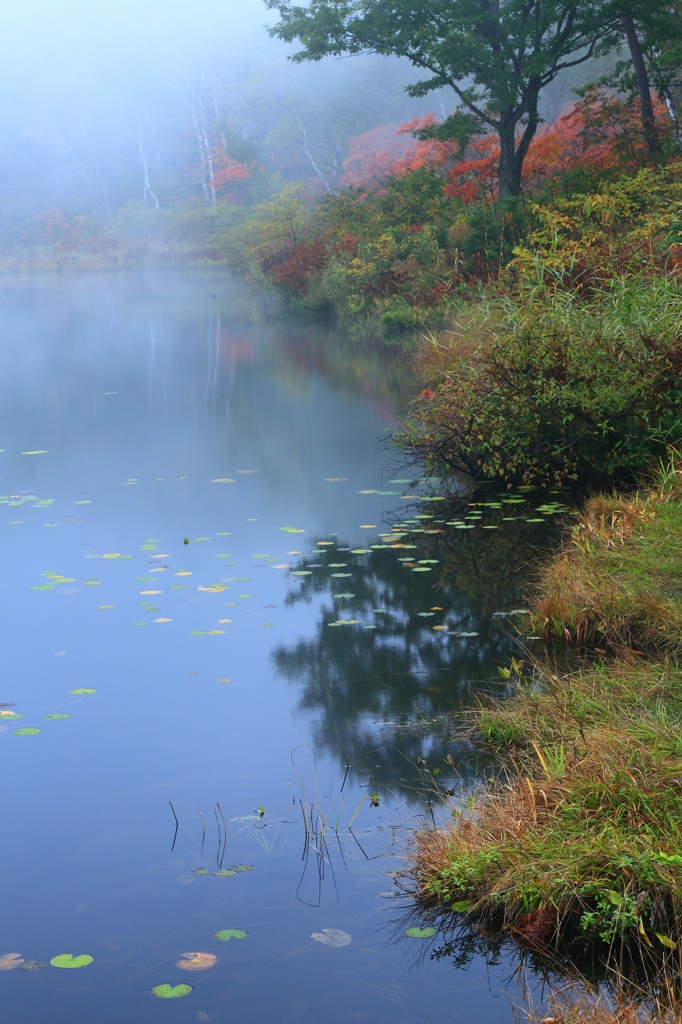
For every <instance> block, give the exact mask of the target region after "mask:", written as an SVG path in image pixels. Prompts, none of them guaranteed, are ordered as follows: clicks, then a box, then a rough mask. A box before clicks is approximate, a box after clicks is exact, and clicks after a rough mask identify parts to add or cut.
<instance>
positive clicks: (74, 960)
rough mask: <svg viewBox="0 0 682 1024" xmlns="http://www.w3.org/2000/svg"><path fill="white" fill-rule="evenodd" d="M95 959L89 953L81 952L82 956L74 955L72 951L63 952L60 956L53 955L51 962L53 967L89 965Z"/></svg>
mask: <svg viewBox="0 0 682 1024" xmlns="http://www.w3.org/2000/svg"><path fill="white" fill-rule="evenodd" d="M94 959H95V958H94V957H92V956H89V955H88V954H87V953H81V955H80V956H73V955H72V954H71V953H61V954H60V955H59V956H53V957H52V959H51V960H50V963H51V964H52V966H53V967H69V968H70V967H87V966H88V964H91V963H92V961H93V960H94Z"/></svg>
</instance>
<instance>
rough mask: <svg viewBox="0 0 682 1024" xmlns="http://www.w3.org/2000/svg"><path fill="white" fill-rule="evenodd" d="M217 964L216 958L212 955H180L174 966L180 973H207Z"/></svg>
mask: <svg viewBox="0 0 682 1024" xmlns="http://www.w3.org/2000/svg"><path fill="white" fill-rule="evenodd" d="M217 963H218V957H217V956H216V955H215V954H214V953H181V954H180V959H179V960H178V962H177V963H176V965H175V966H176V967H179V968H180V970H181V971H207V970H208V969H209V968H210V967H215V965H216V964H217Z"/></svg>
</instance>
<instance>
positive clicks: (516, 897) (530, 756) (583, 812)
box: [411, 453, 682, 970]
mask: <svg viewBox="0 0 682 1024" xmlns="http://www.w3.org/2000/svg"><path fill="white" fill-rule="evenodd" d="M681 584H682V461H681V460H680V458H679V456H678V455H677V454H676V453H673V454H671V456H670V461H669V462H668V463H667V464H666V465H665V466H664V465H662V466H661V468H660V470H659V472H658V475H657V478H656V480H655V481H654V482H652V485H651V487H650V488H649V489H647V490H646V491H640V492H638V493H636V494H634V495H632V496H631V497H625V496H622V495H614V496H611V497H600V496H596V497H593V498H591V499H589V500H588V502H587V503H586V506H585V508H584V510H583V512H582V513H580V514H578V515H577V516H576V518H575V520H574V525H573V528H572V529H571V532H570V534H569V535H568V536H567V538H566V539H565V541H564V543H563V545H562V547H561V549H560V550H559V552H558V553H557V554H556V555H555V556H554V557H553V558H552V560H551V561H550V562H549V564H548V565H547V566H546V567H545V568H544V570H543V572H542V576H541V579H540V582H539V595H538V597H537V598H536V600H535V603H534V609H533V614H534V619H535V623H536V631H538V630H539V631H541V632H542V633H543V634H544V635H545V636H546V637H547V638H548V639H561V640H563V641H567V642H570V643H572V644H573V643H575V642H576V641H577V642H578V643H579V644H580V646H582V647H583V649H585V648H586V647H588V648H589V651H590V654H591V656H592V658H593V659H594V658H596V657H597V656H598V657H599V660H598V661H595V660H592V661H591V662H589V663H588V662H587V661H585V662H584V663H583V665H582V667H581V668H579V669H578V670H576V671H570V672H567V673H561V672H560V671H558V670H557V669H556V666H553V665H552V664H551V663H550V661H549V659H545V660H544V661H543V662H542V663H541V664H538V665H536V666H534V668H533V670H532V671H531V672H530V673H528V671H527V670H526V668H525V667H524V666H521V665H520V664H519V663H517V662H514V663H513V664H512V666H511V668H510V669H507V670H503V673H504V672H505V671H506V672H507V673H508V674H509V679H510V683H512V684H513V686H514V695H513V696H512V697H511V698H509V699H508V700H506V701H503V702H500V701H497V700H493V699H492V698H491V699H490V700H487V701H485V702H481V703H480V704H479V706H478V707H477V708H476V710H475V711H474V712H472V717H471V727H472V733H474V734H475V735H476V736H477V737H478V738H479V739H480V740H481V742H484V743H486V744H489V745H492V746H493V747H494V749H495V751H496V753H497V755H498V756H499V759H500V764H501V767H502V769H503V774H502V776H501V777H500V778H499V779H498V781H496V782H494V783H489V784H485V785H482V786H481V787H480V788H479V790H478V791H477V794H476V795H475V798H474V801H473V802H472V806H470V807H468V808H467V809H461V808H453V818H452V821H451V823H449V825H448V826H447V827H446V828H445V829H442V828H440V829H438V828H436V829H426V830H422V831H418V832H417V833H416V835H415V842H414V848H413V868H412V870H411V883H412V892H413V895H414V896H415V898H416V900H417V902H418V903H419V904H420V905H421V906H422V907H423V908H425V909H426V908H430V909H433V908H436V909H438V910H439V911H440V912H448V911H450V912H452V913H453V914H456V915H459V917H460V919H461V920H462V921H463V922H467V923H470V924H471V925H473V926H474V927H477V928H481V927H484V928H485V929H486V930H489V931H494V932H495V933H497V934H507V935H510V936H511V937H512V938H514V939H516V940H517V942H518V943H519V944H520V945H521V946H522V947H524V948H532V949H534V950H536V951H539V952H547V953H554V954H556V953H557V951H560V950H568V951H569V952H570V951H571V950H574V951H576V950H578V949H580V950H582V951H585V950H587V949H588V948H589V949H591V950H593V951H597V953H598V954H600V955H601V956H602V957H603V958H605V960H606V961H610V960H614V959H618V957H622V956H624V955H625V954H627V955H628V956H629V957H630V958H634V959H632V962H636V961H640V962H641V964H642V965H644V967H645V968H648V969H649V970H651V969H652V965H656V968H655V969H656V970H660V969H661V968H664V969H665V967H666V965H668V966H669V965H670V963H671V962H676V958H677V956H676V951H677V950H679V949H680V948H681V947H682V739H681V737H680V722H681V721H682V666H681V665H680V664H678V655H679V652H680V650H681V649H682V585H681ZM678 967H679V965H678Z"/></svg>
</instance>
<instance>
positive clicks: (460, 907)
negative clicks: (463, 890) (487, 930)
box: [451, 900, 474, 914]
mask: <svg viewBox="0 0 682 1024" xmlns="http://www.w3.org/2000/svg"><path fill="white" fill-rule="evenodd" d="M473 905H474V901H473V900H457V902H456V903H453V904H451V910H456V911H457V913H458V914H463V913H464V912H465V911H466V910H471V908H472V907H473Z"/></svg>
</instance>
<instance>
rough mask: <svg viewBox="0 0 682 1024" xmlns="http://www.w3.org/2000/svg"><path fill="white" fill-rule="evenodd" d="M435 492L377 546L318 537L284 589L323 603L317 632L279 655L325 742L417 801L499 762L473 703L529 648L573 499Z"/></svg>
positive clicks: (294, 598) (292, 599) (320, 744)
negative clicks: (534, 593)
mask: <svg viewBox="0 0 682 1024" xmlns="http://www.w3.org/2000/svg"><path fill="white" fill-rule="evenodd" d="M543 498H545V499H546V500H545V504H544V505H542V504H541V502H542V499H543ZM436 500H438V498H437V496H426V497H424V498H422V499H421V500H419V501H417V502H416V503H414V504H413V505H412V506H411V507H408V509H407V510H406V514H405V516H404V518H403V519H401V520H400V521H399V522H398V521H396V522H394V523H393V524H391V526H390V527H389V528H387V529H386V531H385V532H384V533H383V534H382V538H381V543H377V544H373V545H372V546H371V547H370V548H369V549H350V547H349V546H348V545H346V544H344V543H342V542H341V541H339V539H338V538H335V539H334V540H333V541H330V539H329V538H323V537H320V538H317V539H316V540H315V541H314V542H313V544H312V545H311V548H312V550H309V551H308V552H307V553H306V554H305V556H304V557H303V558H302V560H301V562H300V564H299V566H298V567H297V570H296V571H299V572H300V571H307V572H309V575H304V576H296V577H293V576H292V587H291V589H290V590H289V593H288V595H287V603H288V604H289V605H294V604H296V603H297V602H302V601H307V602H311V601H313V600H316V601H318V602H319V604H320V615H319V618H318V620H317V624H316V627H315V632H314V635H313V636H311V637H307V638H302V639H299V640H297V641H296V642H295V643H293V644H291V645H286V644H283V645H281V646H280V647H278V648H277V649H276V650H275V652H274V655H273V657H274V660H275V663H276V666H277V669H278V670H279V672H280V673H281V674H282V675H283V676H284V677H285V678H287V679H288V680H290V681H292V682H295V683H296V685H297V686H299V687H300V688H301V697H300V702H299V707H300V708H301V710H304V711H312V712H315V714H316V718H317V724H316V726H315V730H314V734H315V744H316V746H317V748H318V749H326V750H327V751H329V752H330V753H331V754H332V756H335V757H339V758H340V760H341V762H342V764H343V759H344V758H346V759H347V762H348V763H349V764H350V765H351V768H352V771H353V772H355V773H356V774H358V775H362V776H364V777H365V778H368V781H369V785H371V786H377V787H379V788H380V787H391V788H396V787H397V788H400V789H401V790H403V791H404V792H405V794H406V795H407V796H408V798H409V797H410V795H412V796H413V797H414V799H415V801H420V802H421V801H422V800H423V796H424V789H425V785H426V787H427V788H428V787H431V788H432V789H433V788H435V789H438V790H440V791H441V792H442V791H452V790H457V788H458V787H461V788H463V789H467V788H469V787H470V786H471V784H472V783H473V782H474V781H475V779H476V778H477V777H479V776H480V774H481V773H482V772H486V771H489V770H490V768H491V764H492V762H491V760H490V756H489V754H488V753H487V752H485V751H483V750H477V749H476V747H475V744H473V743H472V741H471V739H470V737H469V736H468V735H467V731H466V711H467V709H469V708H471V706H472V704H473V703H474V702H475V700H476V697H477V696H478V695H479V694H481V693H483V692H490V691H493V692H497V693H500V692H503V684H502V682H501V678H500V675H499V673H498V667H500V666H504V665H506V664H508V663H509V661H510V659H511V657H512V656H513V655H515V656H517V657H519V656H523V655H522V654H520V650H523V647H524V645H525V644H526V643H527V629H524V626H525V624H526V623H527V617H526V616H525V615H523V614H521V613H520V610H519V609H520V608H521V606H522V605H523V602H524V599H525V596H526V594H525V592H526V591H527V588H528V584H529V582H530V580H531V579H532V574H533V570H534V566H535V564H536V563H537V560H538V558H539V556H540V553H541V552H542V551H543V550H547V548H548V546H549V545H550V544H551V543H552V542H553V540H555V539H556V537H557V533H558V531H557V526H558V525H559V523H560V520H561V516H560V515H556V513H557V512H561V511H563V509H564V508H565V506H564V505H563V504H560V501H562V500H563V499H559V500H557V498H556V497H555V496H552V497H551V498H550V499H549V500H547V496H545V495H539V494H531V495H519V494H516V495H511V496H509V495H508V496H503V497H502V498H500V497H499V496H495V495H490V494H489V495H488V496H487V497H485V496H483V497H480V496H478V500H477V501H475V502H474V500H473V499H469V500H467V499H464V498H460V499H457V500H455V501H448V502H445V501H439V504H438V505H436V504H435V501H436ZM430 502H434V504H430ZM436 508H437V510H438V511H437V512H434V509H436ZM542 509H544V510H545V511H542ZM529 520H530V522H529ZM339 573H342V574H348V575H338V574H339ZM334 574H337V575H334ZM294 580H295V581H296V582H295V583H294ZM510 612H512V613H514V614H513V615H510V614H509V613H510ZM512 624H513V625H512ZM517 627H520V628H517Z"/></svg>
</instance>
